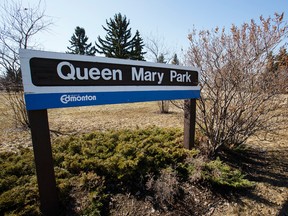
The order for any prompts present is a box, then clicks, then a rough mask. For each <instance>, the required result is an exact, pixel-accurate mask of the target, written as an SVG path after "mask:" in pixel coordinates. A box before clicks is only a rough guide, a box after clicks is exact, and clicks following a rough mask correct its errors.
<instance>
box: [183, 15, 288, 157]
mask: <svg viewBox="0 0 288 216" xmlns="http://www.w3.org/2000/svg"><path fill="white" fill-rule="evenodd" d="M283 16H284V14H275V17H274V18H270V17H269V18H267V19H265V18H263V17H262V16H261V17H260V20H259V24H258V23H256V22H255V21H254V20H251V22H250V23H244V24H243V25H242V26H241V27H237V26H235V25H232V27H231V28H230V30H229V31H227V30H225V28H223V29H219V28H216V29H214V30H211V31H196V30H195V29H194V30H193V31H192V33H191V34H189V35H188V39H189V40H190V48H189V50H188V52H187V56H186V60H187V64H189V65H192V66H196V67H199V68H200V69H201V77H200V83H201V84H200V85H201V89H202V92H201V99H200V100H199V101H198V103H197V108H198V113H197V125H198V126H199V127H200V129H201V130H202V131H203V132H204V133H205V135H206V136H207V138H208V142H207V145H208V148H209V150H210V153H211V154H214V153H215V152H217V151H218V150H219V149H221V147H224V146H225V147H235V146H239V145H240V144H242V143H244V142H245V141H246V140H247V139H248V138H249V137H251V136H252V135H255V134H256V133H257V132H259V131H263V130H266V131H272V130H275V129H279V128H280V127H281V126H283V124H282V121H283V115H287V109H283V106H282V105H281V99H279V97H280V95H279V93H280V92H279V91H278V90H277V89H278V87H279V86H280V85H282V84H283V82H282V80H283V77H281V76H270V77H269V78H268V77H266V75H267V73H266V72H267V70H266V68H267V57H268V55H269V53H271V51H273V50H275V49H276V48H277V47H279V44H281V42H282V41H283V40H284V39H285V37H287V32H288V29H287V23H285V22H284V21H283ZM286 76H287V73H286ZM263 78H268V79H266V81H267V80H268V81H269V82H265V85H266V88H263V83H264V79H263Z"/></svg>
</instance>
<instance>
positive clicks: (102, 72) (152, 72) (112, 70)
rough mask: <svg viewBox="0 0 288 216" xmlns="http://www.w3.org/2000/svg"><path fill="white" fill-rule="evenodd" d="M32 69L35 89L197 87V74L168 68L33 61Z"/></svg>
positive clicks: (59, 60)
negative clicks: (52, 87)
mask: <svg viewBox="0 0 288 216" xmlns="http://www.w3.org/2000/svg"><path fill="white" fill-rule="evenodd" d="M30 68H31V77H32V82H33V84H34V85H35V86H106V85H112V86H137V85H144V86H145V85H147V86H160V85H165V86H197V85H198V72H197V71H193V70H179V69H171V68H165V67H164V68H163V67H161V68H160V67H153V66H137V65H125V64H108V63H103V62H84V61H74V60H64V59H63V60H61V59H47V58H31V59H30ZM172 68H173V67H172Z"/></svg>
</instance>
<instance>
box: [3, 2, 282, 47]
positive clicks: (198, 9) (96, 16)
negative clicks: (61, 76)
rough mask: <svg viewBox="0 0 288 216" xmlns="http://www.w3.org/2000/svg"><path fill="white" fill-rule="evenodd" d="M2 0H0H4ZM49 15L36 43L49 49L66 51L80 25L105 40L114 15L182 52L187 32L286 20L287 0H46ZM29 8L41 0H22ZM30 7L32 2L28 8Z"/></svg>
mask: <svg viewBox="0 0 288 216" xmlns="http://www.w3.org/2000/svg"><path fill="white" fill-rule="evenodd" d="M1 1H3V0H0V2H1ZM42 1H43V3H44V5H45V7H46V14H47V15H48V16H50V17H51V18H53V20H54V25H53V26H51V28H50V31H49V32H44V33H42V34H39V35H37V41H38V42H40V44H41V45H42V47H41V49H43V50H46V51H56V52H65V51H67V46H70V43H69V40H70V38H71V36H72V34H73V33H74V29H75V27H76V26H80V27H83V28H85V30H86V34H87V36H88V37H89V42H93V44H94V42H95V41H96V40H97V37H98V35H100V36H101V37H102V38H103V37H104V36H105V31H104V30H103V28H102V25H104V26H106V19H109V18H113V17H114V14H115V13H119V12H120V13H121V14H122V15H126V17H127V18H128V19H130V27H131V28H132V32H133V34H134V33H135V31H136V30H137V29H138V30H139V31H140V34H141V36H142V38H143V39H144V42H145V38H147V37H148V38H151V37H156V38H158V39H161V40H162V41H163V43H164V44H165V45H166V46H167V48H169V49H170V50H173V51H176V52H179V50H181V49H183V50H186V49H187V48H188V45H189V43H188V40H187V35H188V33H189V31H190V30H191V29H192V28H193V26H195V27H196V29H198V30H200V29H211V28H215V27H216V26H219V27H223V26H225V27H226V28H230V26H231V24H232V23H233V24H236V25H241V24H242V23H243V22H249V21H250V20H251V19H252V18H253V19H255V20H258V18H259V16H260V15H263V16H264V17H268V16H273V15H274V13H275V12H277V13H282V12H285V15H286V16H284V19H285V20H288V18H287V17H288V1H287V0H201V1H200V0H178V1H176V0H141V1H138V0H46V1H44V0H42ZM22 2H23V6H24V7H27V8H29V7H30V6H32V5H33V4H35V3H37V2H38V0H22ZM29 5H30V6H29Z"/></svg>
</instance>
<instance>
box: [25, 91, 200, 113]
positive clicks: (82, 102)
mask: <svg viewBox="0 0 288 216" xmlns="http://www.w3.org/2000/svg"><path fill="white" fill-rule="evenodd" d="M199 97H200V91H199V90H176V91H175V90H174V91H131V92H84V93H82V92H81V93H45V94H27V93H26V94H25V102H26V108H27V110H41V109H49V108H62V107H77V106H92V105H104V104H119V103H133V102H145V101H157V100H177V99H179V100H181V99H189V98H191V99H192V98H199Z"/></svg>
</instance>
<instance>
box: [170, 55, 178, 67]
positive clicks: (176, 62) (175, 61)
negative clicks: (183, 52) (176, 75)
mask: <svg viewBox="0 0 288 216" xmlns="http://www.w3.org/2000/svg"><path fill="white" fill-rule="evenodd" d="M171 64H174V65H179V64H180V61H179V59H178V56H177V54H176V53H175V54H174V56H173V59H172V62H171Z"/></svg>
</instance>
